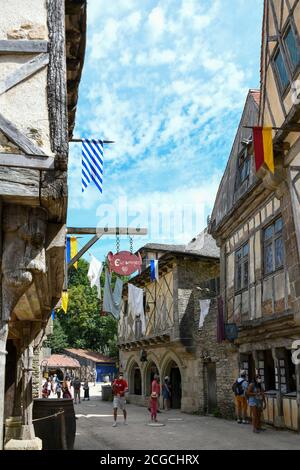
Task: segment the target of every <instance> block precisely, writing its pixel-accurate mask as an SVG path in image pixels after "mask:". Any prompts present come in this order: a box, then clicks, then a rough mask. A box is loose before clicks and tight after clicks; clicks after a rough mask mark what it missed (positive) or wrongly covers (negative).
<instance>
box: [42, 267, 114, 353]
mask: <svg viewBox="0 0 300 470" xmlns="http://www.w3.org/2000/svg"><path fill="white" fill-rule="evenodd" d="M88 269H89V263H88V262H87V261H85V260H84V259H80V260H79V261H78V269H77V270H76V269H75V268H71V270H70V272H69V289H68V292H69V303H68V311H67V313H66V314H65V313H64V312H63V310H60V311H59V312H57V313H56V317H55V320H54V332H53V335H52V337H51V339H50V341H49V345H50V347H51V348H52V349H53V352H59V351H61V350H62V349H63V348H65V347H67V346H68V347H74V348H83V349H90V350H93V351H98V352H101V353H102V354H106V355H109V356H111V357H115V356H117V355H118V352H117V351H118V349H117V328H118V322H117V320H116V319H115V318H114V317H112V316H110V315H109V316H101V311H102V302H100V301H99V299H98V298H97V289H96V287H93V288H91V287H90V284H89V280H88V277H87V273H88ZM103 283H104V279H102V283H101V284H102V285H103ZM60 344H61V346H59V345H60ZM54 348H55V349H54Z"/></svg>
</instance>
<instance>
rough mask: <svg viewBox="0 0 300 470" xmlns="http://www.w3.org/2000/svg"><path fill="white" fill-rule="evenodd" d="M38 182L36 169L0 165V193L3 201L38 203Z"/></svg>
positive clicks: (38, 177)
mask: <svg viewBox="0 0 300 470" xmlns="http://www.w3.org/2000/svg"><path fill="white" fill-rule="evenodd" d="M39 183H40V172H39V171H38V170H30V169H25V168H22V169H21V168H6V167H3V166H0V195H1V197H2V198H3V199H4V200H5V201H8V202H14V203H20V204H28V203H30V204H32V205H36V204H39V203H40V199H39V198H40V193H39Z"/></svg>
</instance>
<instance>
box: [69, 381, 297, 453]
mask: <svg viewBox="0 0 300 470" xmlns="http://www.w3.org/2000/svg"><path fill="white" fill-rule="evenodd" d="M95 388H96V391H97V395H98V396H92V397H91V400H90V401H85V402H84V401H82V402H81V404H80V405H74V406H75V412H76V416H77V418H78V419H77V420H76V422H77V433H76V440H75V449H77V450H84V449H94V450H124V449H127V450H135V449H146V450H150V449H153V450H155V449H162V450H165V449H169V450H188V449H241V450H242V449H253V450H255V449H266V450H272V449H274V450H275V449H281V450H282V449H286V450H287V449H290V450H292V449H299V448H300V435H298V434H295V433H293V432H289V431H276V430H274V429H273V428H271V427H268V428H267V431H265V432H263V433H260V434H254V433H253V432H252V427H251V426H250V425H242V424H240V425H238V424H237V423H235V422H231V421H226V420H223V419H218V418H210V417H202V416H195V415H187V414H183V413H180V412H179V411H170V412H164V413H161V414H159V415H158V416H159V421H160V422H161V423H163V424H165V426H162V427H152V426H148V425H147V424H148V423H149V413H148V411H147V410H146V409H145V408H142V407H138V406H134V405H128V406H127V411H128V425H127V426H124V425H123V416H121V415H120V416H118V426H117V427H116V428H113V427H112V423H113V418H112V404H111V403H110V402H103V401H101V398H100V396H99V395H100V393H99V385H97V386H96V387H95ZM90 391H91V392H92V393H93V392H94V390H93V387H91V388H90Z"/></svg>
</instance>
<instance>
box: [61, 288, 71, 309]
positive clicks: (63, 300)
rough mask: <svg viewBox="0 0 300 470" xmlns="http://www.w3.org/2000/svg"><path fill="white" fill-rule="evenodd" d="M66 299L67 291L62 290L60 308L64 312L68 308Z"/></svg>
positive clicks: (67, 297) (67, 296)
mask: <svg viewBox="0 0 300 470" xmlns="http://www.w3.org/2000/svg"><path fill="white" fill-rule="evenodd" d="M68 300H69V294H68V291H64V292H63V293H62V295H61V308H62V309H63V311H64V312H65V313H67V310H68Z"/></svg>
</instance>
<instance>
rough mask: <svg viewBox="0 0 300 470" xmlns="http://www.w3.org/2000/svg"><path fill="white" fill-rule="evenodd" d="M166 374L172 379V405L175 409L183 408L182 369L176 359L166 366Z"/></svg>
mask: <svg viewBox="0 0 300 470" xmlns="http://www.w3.org/2000/svg"><path fill="white" fill-rule="evenodd" d="M166 372H167V373H166V375H167V376H168V377H169V379H170V388H171V400H170V406H171V408H172V409H174V410H180V409H181V396H182V390H181V373H180V369H179V367H178V365H177V363H176V362H175V361H173V360H172V361H170V362H169V364H168V366H167V368H166Z"/></svg>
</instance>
